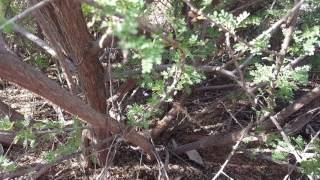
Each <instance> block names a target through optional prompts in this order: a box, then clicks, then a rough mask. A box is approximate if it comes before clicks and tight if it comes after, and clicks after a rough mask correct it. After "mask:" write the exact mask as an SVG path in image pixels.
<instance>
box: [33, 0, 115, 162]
mask: <svg viewBox="0 0 320 180" xmlns="http://www.w3.org/2000/svg"><path fill="white" fill-rule="evenodd" d="M31 1H32V2H33V3H36V2H38V0H31ZM34 17H35V18H36V20H37V22H38V24H39V25H40V27H41V28H42V30H43V32H44V34H45V36H46V37H47V38H48V40H49V41H50V43H52V45H53V47H55V49H56V50H57V52H60V53H59V54H61V55H60V56H66V57H68V58H70V59H71V60H72V61H73V63H74V64H75V65H76V67H77V70H78V72H79V76H80V82H81V83H82V86H83V87H84V92H85V95H86V98H87V101H88V103H89V105H90V106H91V107H92V108H93V109H95V110H96V111H98V112H100V113H103V114H105V113H106V99H107V95H108V94H109V93H108V92H107V89H106V88H105V85H104V82H105V81H104V71H103V67H102V65H101V64H100V62H99V59H98V55H99V54H98V52H99V51H95V52H90V51H89V50H88V49H89V47H90V45H91V44H92V42H93V41H94V39H93V38H92V37H91V35H90V34H89V32H88V29H87V26H86V22H85V20H84V17H83V14H82V11H81V4H80V2H79V1H77V0H68V1H64V0H56V1H53V2H52V3H51V4H49V5H47V6H46V7H45V8H42V9H41V10H38V11H37V12H35V13H34ZM61 61H64V58H62V59H61ZM60 64H62V65H63V64H65V62H61V63H60ZM93 129H94V134H95V137H96V140H97V142H99V141H102V140H104V139H106V138H108V137H109V136H110V135H111V134H110V132H109V131H108V130H107V129H105V127H104V126H96V127H94V128H93ZM84 141H85V142H87V140H84ZM103 149H104V150H103ZM106 149H107V148H106V147H99V148H98V149H97V151H99V153H98V157H97V159H98V161H99V164H100V165H104V164H105V161H106V158H107V153H108V152H107V150H106Z"/></svg>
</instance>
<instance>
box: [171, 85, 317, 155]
mask: <svg viewBox="0 0 320 180" xmlns="http://www.w3.org/2000/svg"><path fill="white" fill-rule="evenodd" d="M319 96H320V87H316V88H314V89H312V91H311V92H309V93H307V94H306V95H304V96H302V97H301V98H299V99H298V100H296V101H295V102H294V103H293V104H290V105H289V106H287V107H286V108H284V109H283V110H281V111H280V112H278V113H277V114H275V115H273V116H272V118H275V119H276V120H277V121H278V122H279V124H281V125H283V124H284V123H285V122H286V119H287V118H288V117H289V116H290V115H292V114H293V113H294V112H296V111H298V110H300V109H301V108H302V107H303V106H305V105H307V104H309V103H310V102H311V101H312V100H314V99H316V98H318V97H319ZM261 127H262V128H263V129H264V130H266V131H269V130H270V129H272V128H274V127H275V126H274V124H273V123H272V121H271V120H270V118H267V119H266V120H264V121H262V124H261ZM241 132H242V131H241V130H236V131H233V132H230V133H227V134H218V135H211V136H206V137H203V138H201V139H200V140H198V141H195V142H192V143H188V144H185V145H182V146H179V147H178V148H176V149H175V150H174V151H175V153H177V154H182V153H184V152H186V151H190V150H193V149H203V148H207V147H211V146H217V147H219V146H220V147H221V146H225V145H230V144H232V143H235V142H236V141H237V140H239V138H240V137H241Z"/></svg>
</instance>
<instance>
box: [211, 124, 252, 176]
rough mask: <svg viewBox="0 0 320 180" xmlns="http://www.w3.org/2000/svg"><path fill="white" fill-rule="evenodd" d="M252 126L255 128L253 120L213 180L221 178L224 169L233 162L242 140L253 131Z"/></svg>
mask: <svg viewBox="0 0 320 180" xmlns="http://www.w3.org/2000/svg"><path fill="white" fill-rule="evenodd" d="M252 126H253V121H252V120H251V122H250V123H249V124H248V126H247V127H246V128H245V129H244V130H243V131H242V133H241V136H240V138H239V139H238V141H237V142H236V144H235V145H234V146H233V147H232V151H231V152H230V153H229V155H228V157H227V159H226V160H225V162H224V163H223V164H222V166H221V168H220V170H219V171H218V172H217V173H216V175H215V176H214V177H213V178H212V180H216V179H217V178H218V177H219V176H220V174H221V173H223V170H224V168H225V167H226V166H227V164H228V163H229V161H230V160H231V158H232V156H233V155H234V154H235V152H236V151H237V149H238V147H239V145H240V143H241V141H242V139H243V138H244V137H245V136H246V135H247V134H248V132H249V130H250V129H251V127H252Z"/></svg>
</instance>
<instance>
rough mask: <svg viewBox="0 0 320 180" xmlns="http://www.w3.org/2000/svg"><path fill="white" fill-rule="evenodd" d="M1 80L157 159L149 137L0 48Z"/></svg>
mask: <svg viewBox="0 0 320 180" xmlns="http://www.w3.org/2000/svg"><path fill="white" fill-rule="evenodd" d="M0 77H1V78H4V79H6V80H8V81H10V82H13V83H16V84H17V85H20V86H21V87H23V88H26V89H28V90H30V91H32V92H33V93H36V94H38V95H40V96H42V97H43V98H45V99H47V100H49V101H51V102H52V103H54V104H56V105H58V106H60V107H61V108H62V109H64V110H66V111H67V112H69V113H71V114H73V115H75V116H78V117H79V118H80V119H82V120H83V121H85V122H87V123H90V124H91V125H92V126H93V127H95V128H97V129H98V128H103V129H106V130H107V131H111V132H112V133H114V134H120V135H122V136H123V137H124V139H126V140H127V141H128V142H130V143H132V144H135V145H137V146H139V147H140V148H142V149H143V150H144V151H145V152H146V153H147V154H149V155H150V156H151V158H154V153H153V151H154V149H153V146H152V145H151V144H150V142H149V141H148V140H147V139H146V138H144V137H143V136H141V135H139V134H138V133H137V132H136V131H134V130H133V129H132V128H129V127H125V126H124V125H123V124H120V123H118V122H117V121H115V120H113V119H111V118H110V117H108V116H106V115H105V114H102V113H100V112H98V111H96V110H94V109H93V108H92V107H91V106H89V105H86V104H85V103H84V102H83V101H81V100H80V99H79V98H78V97H76V96H73V95H72V94H70V93H69V92H68V91H66V90H65V89H63V88H62V87H60V86H59V85H58V84H57V83H55V82H54V81H52V80H50V79H49V78H48V77H47V76H45V75H44V74H43V73H41V72H39V71H36V70H35V69H34V68H33V67H32V66H30V65H29V64H26V63H24V62H22V61H21V60H20V59H19V57H17V56H15V55H13V54H12V53H9V52H8V51H7V50H5V49H0Z"/></svg>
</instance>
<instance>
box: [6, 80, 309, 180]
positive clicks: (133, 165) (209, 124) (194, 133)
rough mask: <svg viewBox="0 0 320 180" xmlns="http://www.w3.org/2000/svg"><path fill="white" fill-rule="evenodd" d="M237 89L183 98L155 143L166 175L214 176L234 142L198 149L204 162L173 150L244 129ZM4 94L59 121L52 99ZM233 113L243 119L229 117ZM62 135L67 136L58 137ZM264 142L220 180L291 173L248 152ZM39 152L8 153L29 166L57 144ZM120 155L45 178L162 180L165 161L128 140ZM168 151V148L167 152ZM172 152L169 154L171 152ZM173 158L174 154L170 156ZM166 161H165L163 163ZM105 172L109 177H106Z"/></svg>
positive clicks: (36, 114)
mask: <svg viewBox="0 0 320 180" xmlns="http://www.w3.org/2000/svg"><path fill="white" fill-rule="evenodd" d="M234 90H236V89H234V88H229V89H221V90H212V91H202V90H197V89H196V88H195V89H194V93H193V94H192V95H189V96H188V98H187V99H186V100H185V101H184V103H183V106H184V107H185V110H186V113H187V114H186V113H181V114H179V115H178V116H177V122H178V123H177V125H176V126H174V127H172V128H171V129H169V130H168V131H167V132H165V133H164V134H163V135H162V136H161V137H160V139H159V140H158V141H156V142H155V143H156V147H157V149H158V153H159V157H160V158H161V161H162V162H163V163H164V162H165V161H166V158H167V164H166V166H167V171H166V172H167V174H168V176H169V178H170V179H172V180H184V179H186V180H187V179H192V180H196V179H203V180H205V179H212V177H213V176H214V175H215V173H216V172H218V170H219V169H220V167H221V165H222V164H223V162H224V161H225V160H226V157H227V156H228V154H229V152H230V151H231V148H232V147H231V146H227V147H212V148H208V149H205V150H199V151H198V152H199V153H200V156H201V158H202V160H203V162H204V164H203V165H200V164H197V163H196V162H193V161H191V160H189V159H188V157H187V156H186V155H179V156H178V155H176V154H174V153H173V152H172V151H170V149H172V147H173V146H172V140H175V141H176V142H177V143H178V144H180V145H181V144H185V143H189V142H192V141H194V140H198V139H199V138H201V137H203V136H206V135H210V134H215V133H225V132H229V131H231V130H233V129H237V128H239V126H240V125H239V124H241V125H243V126H246V124H247V123H248V121H249V120H250V118H251V117H252V112H251V111H250V109H249V108H248V107H247V106H246V104H247V102H245V101H243V100H242V97H243V95H242V94H237V93H235V92H236V91H234ZM0 98H1V100H3V101H4V102H6V103H8V104H10V105H11V107H12V108H14V109H17V110H18V111H19V112H21V113H24V114H28V115H31V116H32V117H33V118H34V119H43V118H47V119H51V120H56V119H57V115H56V114H55V111H54V110H53V108H52V105H51V104H50V103H47V102H46V101H44V100H42V99H41V98H39V97H37V96H36V95H33V94H31V93H30V92H28V91H26V90H23V89H21V88H18V87H15V86H8V87H6V88H5V89H3V90H0ZM231 113H232V114H234V116H235V118H236V119H239V121H238V122H235V120H234V119H233V118H232V117H231V116H230V114H231ZM57 138H58V139H61V140H62V139H63V137H57ZM259 146H261V145H259V144H258V145H257V144H256V145H247V144H244V143H243V144H242V145H241V146H240V148H239V150H238V151H237V152H236V154H235V155H234V156H233V157H232V159H231V161H230V162H229V163H228V165H227V166H226V168H225V170H224V173H225V175H221V176H220V177H219V179H239V180H251V179H252V180H257V179H262V180H264V179H266V180H267V179H270V180H271V179H272V180H277V179H283V177H284V176H285V175H286V174H287V173H288V171H289V166H288V163H283V164H282V163H276V162H274V161H272V160H271V158H270V157H271V155H270V154H268V153H264V154H263V153H261V154H259V155H255V154H253V153H251V154H250V153H248V151H247V150H248V149H249V148H250V149H254V148H259ZM38 147H39V148H36V150H35V151H38V152H35V151H32V150H29V149H23V148H21V147H15V146H13V147H11V148H10V151H9V153H8V157H9V158H10V159H11V160H14V161H16V162H17V163H18V164H19V165H22V166H26V167H28V166H30V164H34V163H41V162H42V160H41V157H40V156H39V154H41V151H42V150H48V149H50V148H52V147H53V146H52V144H51V143H50V142H45V141H44V142H41V143H39V145H38ZM113 147H115V148H114V149H115V150H116V154H115V157H114V161H113V165H112V166H109V167H108V168H99V169H91V170H84V168H83V167H82V165H81V164H80V163H79V161H78V160H79V157H77V158H73V159H71V160H66V161H64V162H62V163H60V164H58V165H56V166H53V167H52V168H50V169H49V170H48V171H47V172H46V173H45V174H44V175H42V176H41V177H40V179H96V178H97V177H99V176H102V177H105V178H104V179H145V180H147V179H150V180H151V179H158V176H159V174H163V173H161V168H160V167H161V164H160V163H157V162H149V161H148V160H147V159H146V157H145V156H144V155H142V153H141V152H140V151H139V150H137V149H136V148H135V147H132V146H130V145H127V144H126V143H125V142H123V141H117V142H116V143H115V144H114V146H113ZM166 149H167V151H166ZM166 152H168V153H169V156H167V155H166ZM168 157H169V158H168ZM162 165H163V164H162ZM103 175H104V176H103ZM291 179H304V177H303V176H302V175H301V174H299V173H298V172H294V173H293V174H292V175H291Z"/></svg>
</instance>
